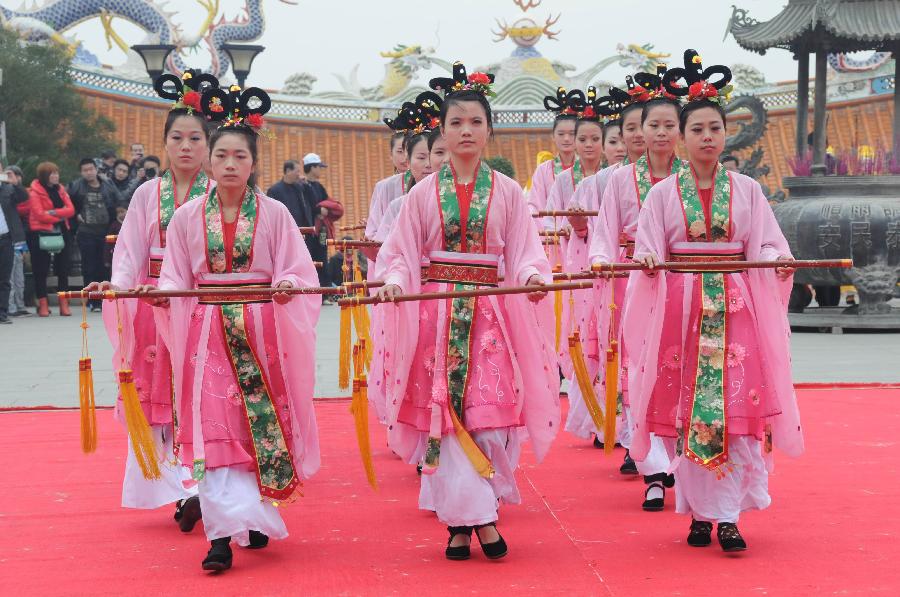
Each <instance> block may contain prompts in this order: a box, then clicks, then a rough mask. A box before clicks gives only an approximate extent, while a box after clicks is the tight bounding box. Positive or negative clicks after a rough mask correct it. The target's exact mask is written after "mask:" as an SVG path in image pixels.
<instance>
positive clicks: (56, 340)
mask: <svg viewBox="0 0 900 597" xmlns="http://www.w3.org/2000/svg"><path fill="white" fill-rule="evenodd" d="M88 318H89V319H88V321H89V323H90V325H91V327H90V329H89V330H88V333H89V340H88V341H89V343H90V350H91V356H92V357H93V359H94V361H93V364H94V379H95V391H96V398H97V403H98V404H101V405H111V404H113V402H114V400H115V395H116V390H115V385H114V378H113V372H112V364H111V358H112V350H111V348H110V345H109V342H108V341H107V339H106V333H105V331H104V330H103V327H102V322H101V320H100V314H99V313H93V314H90V313H89V314H88ZM79 321H80V317H79V314H78V312H77V311H75V315H73V316H72V317H59V316H58V315H53V316H52V317H50V318H48V319H41V318H38V317H30V318H26V319H21V318H19V319H15V323H14V324H13V325H4V326H0V408H4V407H22V406H35V405H52V406H77V404H78V393H77V385H76V384H77V367H78V357H79V355H80V350H81V348H80V343H81V335H80V329H79V327H78V324H79ZM337 344H338V308H337V307H336V306H325V307H323V308H322V316H321V319H320V321H319V328H318V340H317V348H318V351H317V352H318V356H317V360H316V392H315V395H316V396H319V397H334V396H341V395H346V392H344V391H341V390H340V389H339V388H338V387H337V363H338V358H337ZM792 347H793V367H794V380H795V381H796V382H881V383H900V367H898V362H900V334H842V335H839V334H816V333H795V334H794V335H793V338H792Z"/></svg>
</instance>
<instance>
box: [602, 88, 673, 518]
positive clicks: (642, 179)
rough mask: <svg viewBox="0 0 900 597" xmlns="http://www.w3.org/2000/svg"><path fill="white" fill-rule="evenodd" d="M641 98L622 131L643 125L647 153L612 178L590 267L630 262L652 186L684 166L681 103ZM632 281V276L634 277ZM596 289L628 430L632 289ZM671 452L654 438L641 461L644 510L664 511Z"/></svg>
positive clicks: (613, 285)
mask: <svg viewBox="0 0 900 597" xmlns="http://www.w3.org/2000/svg"><path fill="white" fill-rule="evenodd" d="M657 86H658V80H657ZM653 88H654V89H655V88H656V87H653ZM638 97H639V99H636V100H635V101H634V102H633V103H632V104H630V105H629V106H627V107H626V108H625V109H624V110H623V112H622V114H623V116H622V131H623V136H624V137H625V140H626V143H627V142H628V139H629V137H630V136H631V134H632V132H633V131H634V129H635V128H636V127H637V126H638V125H639V126H640V128H641V137H642V140H643V141H644V144H645V147H646V153H644V154H643V155H641V156H640V157H639V158H638V159H636V160H635V161H634V162H630V163H628V164H626V165H624V166H621V167H620V168H618V169H616V170H615V171H614V172H612V174H611V175H610V176H609V181H608V183H607V185H606V189H605V190H604V193H603V199H602V201H601V204H600V216H599V217H598V218H597V221H596V224H595V226H594V230H593V232H592V239H591V249H590V256H589V258H590V261H591V265H595V264H601V263H617V262H623V261H628V260H630V255H631V254H632V252H633V247H634V235H635V232H636V230H637V221H638V213H639V212H640V209H641V205H642V204H643V202H644V201H645V200H646V197H647V193H648V192H649V191H650V189H651V188H652V187H653V185H655V184H657V183H658V182H659V181H661V180H663V179H664V178H666V177H667V176H669V174H670V173H671V172H674V171H676V170H677V169H678V168H679V167H680V164H681V161H680V160H679V159H678V158H677V157H676V155H675V148H676V145H677V143H678V109H679V104H678V103H677V101H675V100H673V99H671V98H670V97H667V96H665V95H663V94H654V95H653V97H652V98H650V99H648V101H646V102H643V101H641V99H645V98H648V97H650V96H649V95H647V96H644V98H640V96H638ZM633 276H634V274H632V277H633ZM595 288H596V291H595V297H596V301H595V305H596V307H595V308H596V309H597V312H596V318H597V323H598V331H597V337H598V340H599V343H600V346H599V352H600V354H601V355H603V354H605V352H606V350H607V348H608V346H609V339H610V336H613V337H616V338H618V339H619V351H620V356H619V362H620V374H619V379H618V383H619V393H620V394H621V395H622V399H623V408H622V410H623V413H624V414H625V421H624V422H620V424H622V423H624V424H626V425H629V426H630V423H629V422H628V421H629V419H628V410H629V398H628V388H629V383H630V378H629V376H628V374H627V371H628V370H629V369H628V367H629V365H628V351H629V347H628V343H627V341H623V340H627V339H622V338H621V329H620V324H621V322H622V319H623V317H624V316H625V313H626V312H627V311H628V309H629V303H628V300H629V298H628V297H629V296H630V295H631V290H630V289H626V290H625V291H624V292H623V284H622V282H621V281H620V280H616V281H610V280H603V279H601V280H598V282H597V284H596V286H595ZM620 301H621V302H620ZM611 302H615V304H616V307H617V308H616V309H615V313H616V321H615V324H616V325H615V328H614V329H613V330H612V331H610V327H611V324H610V321H611V311H610V308H609V306H610V303H611ZM600 375H601V377H602V378H603V379H602V386H603V388H604V390H603V391H604V392H605V386H606V379H605V368H604V367H601V368H600ZM628 436H629V434H628V433H625V434H624V435H623V439H625V440H626V442H627V439H628ZM607 441H608V440H607ZM626 448H627V445H626ZM673 448H674V446H666V444H665V442H663V440H662V439H661V438H655V439H654V443H653V450H652V451H650V452H649V453H648V454H647V455H645V458H644V459H643V461H638V462H637V469H638V471H639V472H640V473H641V474H642V475H643V476H644V483H645V485H646V488H645V491H644V500H643V503H642V504H641V507H642V508H643V509H644V510H646V511H650V512H656V511H661V510H662V509H663V508H664V507H665V490H666V488H670V487H672V486H673V485H674V482H675V481H674V478H673V477H672V476H671V475H670V474H669V473H668V472H667V471H668V468H669V462H670V458H671V454H670V453H671V451H672V449H673ZM630 456H631V454H630V452H628V451H626V454H625V459H626V462H625V463H624V464H629V463H628V462H627V461H628V459H629V458H630ZM629 468H630V467H625V469H626V470H625V471H623V472H628V469H629ZM631 470H633V469H631Z"/></svg>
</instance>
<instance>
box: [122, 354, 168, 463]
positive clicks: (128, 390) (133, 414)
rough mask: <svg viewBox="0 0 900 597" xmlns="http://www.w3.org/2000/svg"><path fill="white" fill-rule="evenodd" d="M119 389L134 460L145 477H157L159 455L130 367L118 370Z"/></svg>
mask: <svg viewBox="0 0 900 597" xmlns="http://www.w3.org/2000/svg"><path fill="white" fill-rule="evenodd" d="M119 391H120V392H121V393H122V404H123V405H124V408H125V425H126V427H127V428H128V437H129V438H131V447H132V449H133V450H134V456H135V460H137V463H138V465H139V466H140V467H141V472H142V473H143V475H144V478H145V479H149V480H154V479H159V478H160V476H161V475H160V472H159V457H158V455H157V453H156V445H155V444H154V442H153V431H152V430H151V429H150V424H149V423H147V418H146V417H145V416H144V409H142V408H141V400H140V398H138V394H137V388H135V387H134V372H132V371H131V370H130V369H123V370H121V371H119Z"/></svg>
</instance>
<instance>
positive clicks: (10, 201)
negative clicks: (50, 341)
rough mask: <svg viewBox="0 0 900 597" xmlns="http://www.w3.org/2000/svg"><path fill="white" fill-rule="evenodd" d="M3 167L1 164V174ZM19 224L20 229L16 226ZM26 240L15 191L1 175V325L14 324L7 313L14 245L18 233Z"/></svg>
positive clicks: (4, 175) (4, 176) (3, 175)
mask: <svg viewBox="0 0 900 597" xmlns="http://www.w3.org/2000/svg"><path fill="white" fill-rule="evenodd" d="M2 171H3V165H2V164H0V172H2ZM17 224H18V228H16V227H15V226H16V225H17ZM17 230H18V234H19V235H21V236H22V237H23V238H24V233H23V232H22V222H21V221H20V220H19V213H18V212H17V211H16V202H15V189H14V188H13V185H11V184H10V183H9V182H8V181H7V176H6V174H2V175H0V324H5V323H12V321H11V320H10V319H9V314H8V313H7V306H8V305H9V291H10V288H11V285H10V276H11V275H12V269H13V260H14V258H15V253H14V251H13V244H14V243H15V239H14V236H15V234H16V231H17Z"/></svg>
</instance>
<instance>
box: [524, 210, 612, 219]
mask: <svg viewBox="0 0 900 597" xmlns="http://www.w3.org/2000/svg"><path fill="white" fill-rule="evenodd" d="M599 215H600V212H599V211H597V210H595V209H585V210H580V209H559V210H553V211H539V212H537V213H533V214H531V217H532V218H565V217H569V216H571V217H573V218H577V217H578V216H584V217H591V216H599Z"/></svg>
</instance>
